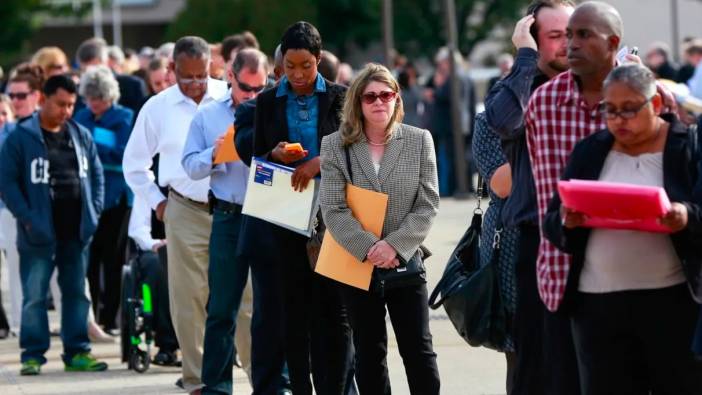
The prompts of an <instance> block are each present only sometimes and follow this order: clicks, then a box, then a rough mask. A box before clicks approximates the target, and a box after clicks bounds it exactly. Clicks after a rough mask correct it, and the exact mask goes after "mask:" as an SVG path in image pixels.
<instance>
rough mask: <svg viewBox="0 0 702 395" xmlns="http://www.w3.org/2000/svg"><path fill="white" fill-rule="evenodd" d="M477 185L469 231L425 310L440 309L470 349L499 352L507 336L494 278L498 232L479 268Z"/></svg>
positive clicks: (502, 308)
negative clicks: (442, 307)
mask: <svg viewBox="0 0 702 395" xmlns="http://www.w3.org/2000/svg"><path fill="white" fill-rule="evenodd" d="M478 182H479V184H478V185H479V187H478V192H477V193H478V206H477V207H476V209H475V211H474V212H473V219H472V221H471V224H470V227H468V230H466V232H465V234H464V235H463V237H462V238H461V240H460V241H459V242H458V246H456V248H455V249H454V251H453V253H452V254H451V256H450V258H449V261H448V264H447V265H446V268H445V269H444V274H443V275H442V276H441V280H439V282H438V283H437V284H436V288H434V290H433V291H432V293H431V296H430V297H429V307H431V308H432V309H433V310H436V309H438V308H439V306H444V309H445V310H446V314H447V315H448V317H449V319H450V320H451V323H452V324H453V326H454V327H455V328H456V330H457V331H458V333H459V334H460V335H461V337H462V338H463V339H464V340H465V341H466V342H468V344H470V345H471V346H474V347H478V346H483V347H488V348H492V349H496V350H501V349H502V348H503V347H504V343H505V339H506V336H507V313H506V311H505V308H504V304H503V303H502V299H501V297H500V292H499V281H498V277H497V261H498V260H499V255H500V230H497V231H496V232H495V238H494V241H493V250H494V251H493V254H492V259H491V261H490V263H489V264H486V265H484V266H481V265H480V250H479V246H480V237H481V232H482V220H483V212H482V209H481V208H480V199H481V197H482V196H481V195H482V189H483V182H482V179H480V180H479V181H478ZM439 295H440V297H439ZM437 299H438V300H437Z"/></svg>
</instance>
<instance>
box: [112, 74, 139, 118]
mask: <svg viewBox="0 0 702 395" xmlns="http://www.w3.org/2000/svg"><path fill="white" fill-rule="evenodd" d="M115 78H116V79H117V83H118V84H119V104H121V105H123V106H125V107H127V108H129V109H131V110H132V111H134V113H135V114H136V113H138V112H139V110H140V109H141V106H142V104H144V98H146V83H144V81H143V80H142V79H140V78H139V77H134V76H132V75H127V74H115ZM134 120H135V122H136V117H135V118H134Z"/></svg>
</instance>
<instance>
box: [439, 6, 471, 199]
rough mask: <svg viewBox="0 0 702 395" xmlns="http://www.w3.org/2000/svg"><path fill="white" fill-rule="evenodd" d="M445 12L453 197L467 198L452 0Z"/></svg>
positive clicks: (456, 33)
mask: <svg viewBox="0 0 702 395" xmlns="http://www.w3.org/2000/svg"><path fill="white" fill-rule="evenodd" d="M444 8H445V11H446V32H447V36H448V37H447V38H448V49H449V65H450V70H451V71H450V77H449V83H450V84H451V85H450V88H451V129H452V131H453V162H454V169H455V173H454V174H455V176H456V191H455V194H454V195H455V196H456V197H458V198H466V197H468V175H467V170H466V155H465V145H464V141H465V136H464V134H463V132H464V130H463V122H462V120H461V105H468V103H462V102H461V85H460V83H461V82H460V80H459V78H458V65H457V64H456V58H457V56H456V54H457V53H458V32H457V27H456V3H455V2H454V0H445V1H444Z"/></svg>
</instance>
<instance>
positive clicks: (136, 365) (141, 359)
mask: <svg viewBox="0 0 702 395" xmlns="http://www.w3.org/2000/svg"><path fill="white" fill-rule="evenodd" d="M150 364H151V358H150V357H149V353H148V352H147V351H142V350H140V349H138V348H137V349H135V350H134V352H133V353H132V355H131V356H130V357H129V365H130V367H131V368H132V369H134V370H135V371H136V372H138V373H144V372H146V371H147V370H148V369H149V365H150Z"/></svg>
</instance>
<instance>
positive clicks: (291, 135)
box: [276, 73, 327, 162]
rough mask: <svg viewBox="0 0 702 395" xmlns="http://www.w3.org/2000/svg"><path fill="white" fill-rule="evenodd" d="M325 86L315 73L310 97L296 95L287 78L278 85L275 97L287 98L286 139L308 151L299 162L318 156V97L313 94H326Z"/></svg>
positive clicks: (320, 77) (319, 76) (322, 79)
mask: <svg viewBox="0 0 702 395" xmlns="http://www.w3.org/2000/svg"><path fill="white" fill-rule="evenodd" d="M326 91H327V84H326V83H325V82H324V78H322V76H321V75H320V74H319V73H317V78H316V79H315V82H314V91H313V92H312V94H311V95H300V96H298V95H296V94H295V92H294V91H293V90H292V88H291V87H290V83H289V82H288V77H285V76H284V77H283V78H282V79H281V81H280V84H279V85H278V91H277V92H276V97H282V96H287V97H288V99H287V106H286V111H285V112H286V117H287V121H288V139H289V140H290V141H289V142H291V143H300V144H302V147H303V148H304V149H306V150H307V151H309V154H308V155H307V156H306V157H305V158H304V159H303V160H302V161H301V162H305V161H308V160H310V159H313V158H315V157H317V156H319V142H318V139H317V120H318V118H319V97H317V95H316V94H315V93H317V92H326Z"/></svg>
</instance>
